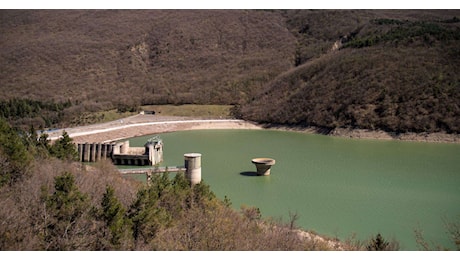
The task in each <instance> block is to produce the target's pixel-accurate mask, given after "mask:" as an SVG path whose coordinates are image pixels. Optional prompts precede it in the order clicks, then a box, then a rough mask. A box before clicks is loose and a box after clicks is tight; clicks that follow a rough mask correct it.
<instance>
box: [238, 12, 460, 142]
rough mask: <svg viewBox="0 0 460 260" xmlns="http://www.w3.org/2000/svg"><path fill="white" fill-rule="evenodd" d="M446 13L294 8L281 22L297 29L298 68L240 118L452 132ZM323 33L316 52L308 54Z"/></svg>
mask: <svg viewBox="0 0 460 260" xmlns="http://www.w3.org/2000/svg"><path fill="white" fill-rule="evenodd" d="M452 12H453V11H452ZM452 12H450V14H449V15H447V16H443V15H442V14H447V13H449V12H442V11H439V12H419V11H379V12H366V11H362V12H361V11H359V12H357V11H356V12H353V11H350V12H334V11H332V12H331V11H329V12H326V13H321V12H319V13H314V12H311V13H310V12H307V11H305V12H303V11H299V12H297V16H295V15H294V16H292V17H291V16H290V17H291V18H290V19H291V20H288V25H291V27H293V28H300V30H299V31H298V33H297V39H298V40H299V43H300V44H301V45H302V46H303V47H299V48H298V49H297V59H296V60H297V61H299V62H298V64H297V65H298V66H297V67H296V68H293V69H290V70H289V71H287V72H285V73H283V74H281V75H279V76H278V77H277V78H276V79H275V80H273V81H272V82H270V83H269V84H268V85H267V86H266V88H265V89H264V90H262V91H261V92H260V93H259V95H258V96H256V97H255V98H254V99H253V100H252V102H250V103H249V104H247V105H245V106H244V107H243V109H242V111H241V115H242V116H243V118H245V119H250V120H255V121H258V122H265V123H270V124H273V123H275V124H288V125H302V126H319V127H323V128H329V129H334V128H336V127H349V128H362V129H372V130H376V129H379V130H385V131H390V132H440V131H445V132H447V133H459V132H460V107H459V106H460V74H459V73H458V72H459V71H460V20H459V19H458V17H459V16H458V15H459V12H458V11H455V12H456V14H455V13H454V14H453V13H452ZM294 13H296V12H295V11H294ZM455 15H456V16H455ZM449 17H450V18H449ZM352 18H354V19H352ZM289 21H290V22H289ZM327 24H328V25H331V26H332V25H334V24H337V26H336V27H334V26H332V27H333V28H336V29H335V31H330V30H331V29H330V27H327V26H325V25H327ZM301 26H303V27H301ZM323 28H324V29H325V32H324V34H325V35H324V36H323V37H322V38H321V39H320V37H318V38H319V42H321V40H323V41H324V46H323V47H322V51H321V52H317V53H314V52H309V51H308V46H309V44H308V43H310V42H312V41H313V40H312V39H313V38H315V37H317V36H314V35H321V29H323ZM334 33H335V35H334ZM328 35H329V37H328ZM334 36H335V37H334ZM302 40H303V41H302ZM334 40H338V41H336V42H335V43H334V44H331V43H333V42H334ZM327 44H329V45H327ZM311 45H314V44H311ZM305 46H307V47H305Z"/></svg>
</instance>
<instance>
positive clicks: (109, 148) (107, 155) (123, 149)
mask: <svg viewBox="0 0 460 260" xmlns="http://www.w3.org/2000/svg"><path fill="white" fill-rule="evenodd" d="M77 147H78V156H79V159H80V162H97V161H100V160H102V159H111V160H112V162H113V164H115V165H136V166H152V165H156V164H158V163H160V162H162V161H163V141H162V140H161V139H160V138H159V137H153V138H151V139H149V140H148V141H147V142H146V143H145V145H144V147H130V146H129V141H123V142H111V143H79V144H77Z"/></svg>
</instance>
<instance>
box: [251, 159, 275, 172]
mask: <svg viewBox="0 0 460 260" xmlns="http://www.w3.org/2000/svg"><path fill="white" fill-rule="evenodd" d="M252 163H253V164H255V166H256V169H257V175H265V176H266V175H270V168H271V167H272V165H274V164H275V160H274V159H272V158H254V159H252Z"/></svg>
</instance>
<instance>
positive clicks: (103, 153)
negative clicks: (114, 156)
mask: <svg viewBox="0 0 460 260" xmlns="http://www.w3.org/2000/svg"><path fill="white" fill-rule="evenodd" d="M101 158H102V159H105V158H107V144H101Z"/></svg>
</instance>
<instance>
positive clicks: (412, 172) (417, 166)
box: [131, 130, 460, 250]
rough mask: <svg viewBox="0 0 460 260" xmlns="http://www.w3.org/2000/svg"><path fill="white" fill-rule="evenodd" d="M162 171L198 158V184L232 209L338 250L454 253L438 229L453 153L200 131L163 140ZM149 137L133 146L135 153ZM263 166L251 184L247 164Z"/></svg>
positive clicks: (441, 147)
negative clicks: (394, 243)
mask: <svg viewBox="0 0 460 260" xmlns="http://www.w3.org/2000/svg"><path fill="white" fill-rule="evenodd" d="M160 136H161V138H162V139H163V141H164V163H163V164H162V165H163V166H168V165H170V166H173V165H183V163H184V159H183V155H184V153H189V152H198V153H201V154H202V178H203V180H204V181H205V182H206V183H207V184H209V185H210V186H211V189H212V191H213V192H214V193H215V194H216V195H217V196H218V197H220V198H224V196H227V197H228V198H230V200H231V202H232V205H233V207H234V208H235V209H239V208H240V207H241V206H242V205H248V206H256V207H258V208H259V209H260V210H261V212H262V214H263V216H264V217H269V216H270V217H274V218H281V219H283V220H285V221H287V220H288V219H289V213H297V214H298V215H299V219H298V221H297V225H298V226H300V227H302V228H304V229H307V230H314V231H316V232H318V233H319V234H324V235H328V236H331V237H338V238H340V239H342V240H345V239H347V238H350V237H351V236H352V235H353V234H356V236H357V238H359V239H367V238H369V237H370V236H373V235H374V236H375V235H376V234H377V233H381V234H382V235H383V237H384V238H386V239H391V238H395V239H396V240H398V241H399V242H400V245H401V249H403V250H417V249H418V247H417V243H416V241H415V235H414V230H415V229H419V230H421V231H423V234H424V236H425V239H426V240H427V241H428V242H433V243H434V244H436V245H442V246H444V247H447V248H451V249H455V247H454V244H453V243H452V242H451V241H450V239H449V236H448V234H447V233H446V232H447V229H446V228H445V225H444V221H445V220H450V221H457V220H458V216H460V160H459V158H460V145H458V144H433V143H417V142H401V141H382V140H356V139H346V138H339V137H330V136H322V135H315V134H303V133H295V132H283V131H270V130H198V131H182V132H174V133H167V134H161V135H160ZM149 137H151V136H146V137H137V138H133V139H131V146H143V144H144V143H145V141H146V140H147V139H148V138H149ZM255 157H271V158H274V159H275V160H276V164H275V165H274V166H273V167H272V169H271V175H270V176H254V173H255V171H256V169H255V166H254V165H253V164H252V163H251V159H252V158H255Z"/></svg>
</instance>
